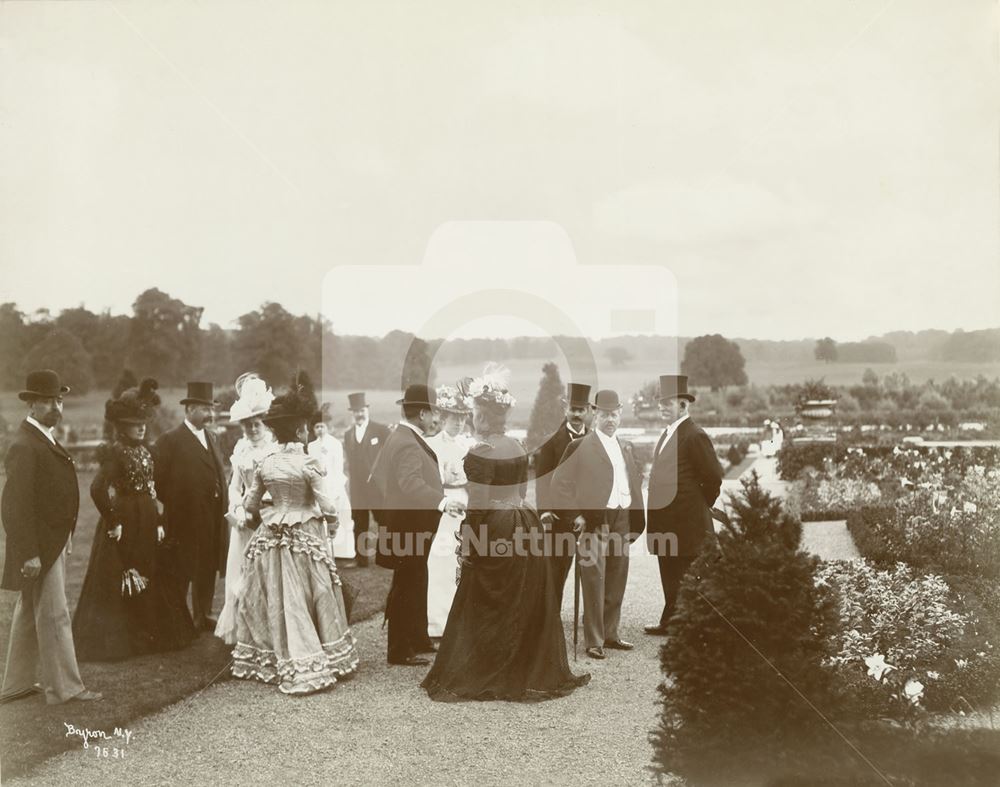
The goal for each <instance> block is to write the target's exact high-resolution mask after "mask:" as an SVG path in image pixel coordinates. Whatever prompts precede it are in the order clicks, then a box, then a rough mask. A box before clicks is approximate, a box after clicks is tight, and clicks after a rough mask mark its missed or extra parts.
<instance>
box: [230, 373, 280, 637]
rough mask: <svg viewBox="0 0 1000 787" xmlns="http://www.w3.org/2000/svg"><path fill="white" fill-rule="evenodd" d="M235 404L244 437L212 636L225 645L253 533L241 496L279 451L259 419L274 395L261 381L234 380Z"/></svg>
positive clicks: (233, 417) (236, 459)
mask: <svg viewBox="0 0 1000 787" xmlns="http://www.w3.org/2000/svg"><path fill="white" fill-rule="evenodd" d="M236 394H237V400H236V401H235V402H234V403H233V406H232V407H231V408H230V410H229V420H230V421H232V422H234V423H239V424H240V426H241V427H242V428H243V437H241V438H240V439H239V441H238V442H237V443H236V445H235V446H234V447H233V456H232V458H231V460H230V465H231V466H232V476H231V477H230V479H229V511H227V512H226V521H227V522H228V523H229V552H228V554H227V556H226V599H225V603H224V604H223V605H222V612H220V613H219V620H218V623H216V626H215V636H217V637H219V638H220V639H222V640H223V641H224V642H225V643H226V644H227V645H235V644H236V607H237V605H238V604H239V596H240V593H241V592H242V590H243V553H244V552H245V551H246V548H247V544H249V543H250V537H251V536H252V535H253V530H252V529H251V528H250V527H249V526H248V525H247V515H246V509H244V508H243V496H244V495H245V494H246V493H247V491H248V490H249V489H250V485H251V484H252V483H253V475H254V468H255V467H256V466H257V464H259V463H260V462H261V461H262V460H263V459H264V457H265V456H270V455H271V454H273V453H274V452H275V451H277V450H278V444H277V443H276V442H275V440H274V435H273V434H271V430H270V429H268V428H267V427H266V426H265V425H264V422H263V420H261V419H262V417H263V416H265V415H267V411H268V408H270V406H271V402H272V401H274V394H272V393H271V389H270V388H269V387H268V386H267V383H265V382H264V381H263V380H262V379H260V377H258V376H257V375H256V374H254V373H252V372H248V373H246V374H243V375H240V377H239V379H237V380H236Z"/></svg>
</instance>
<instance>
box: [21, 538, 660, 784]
mask: <svg viewBox="0 0 1000 787" xmlns="http://www.w3.org/2000/svg"><path fill="white" fill-rule="evenodd" d="M640 543H642V542H641V541H640ZM565 596H566V599H565V607H564V609H563V620H564V624H565V627H566V633H567V640H568V643H569V645H568V646H569V648H570V657H571V659H572V600H573V599H572V596H573V594H572V589H571V586H567V592H566V594H565ZM661 605H662V595H661V591H660V584H659V575H658V572H657V567H656V561H655V559H654V558H652V557H650V556H649V555H634V556H633V559H632V561H631V566H630V571H629V584H628V589H627V592H626V595H625V602H624V610H623V615H622V618H623V630H622V632H621V635H622V637H624V638H625V639H627V640H629V641H631V642H634V643H635V644H636V646H637V647H636V649H635V650H634V651H632V652H630V653H621V652H614V651H612V652H610V656H609V658H608V659H607V660H606V661H603V662H595V661H591V660H589V659H587V658H586V657H584V656H583V655H582V649H581V657H580V660H579V662H577V663H576V664H575V666H574V670H575V671H576V672H585V671H589V672H590V673H591V674H592V675H593V679H592V680H591V682H590V684H589V685H588V686H585V687H583V688H581V689H578V690H577V691H576V692H575V693H574V694H573V695H571V696H569V697H566V698H562V699H558V700H552V701H548V702H542V703H537V704H531V705H519V704H516V703H458V704H442V703H436V702H431V701H430V700H429V699H427V696H426V694H425V693H424V691H423V690H421V689H420V688H419V683H420V680H421V679H422V678H423V676H424V675H425V674H426V672H427V668H416V669H414V668H402V667H394V668H391V669H390V668H388V667H387V666H386V664H385V633H384V631H382V630H381V621H380V619H373V620H369V621H366V622H364V623H362V624H360V625H359V626H357V627H356V629H355V634H356V636H357V638H358V640H359V644H360V656H361V660H362V667H361V671H360V672H359V674H357V675H356V676H354V677H352V678H350V679H348V680H345V681H343V682H341V683H340V684H338V685H337V686H335V687H334V688H333V689H332V690H330V691H327V692H323V693H320V694H317V695H313V696H309V697H295V698H293V697H286V696H283V695H281V694H280V693H279V692H278V691H277V689H275V688H271V687H266V686H263V685H261V684H257V683H251V682H244V681H236V680H226V681H224V682H222V683H219V684H216V685H213V686H211V687H210V688H208V689H206V690H205V691H203V692H202V693H200V694H198V695H194V696H192V697H189V698H188V699H187V700H185V701H184V702H182V703H179V704H178V705H174V706H171V707H170V708H167V709H165V710H164V711H162V712H161V713H159V714H157V715H155V716H151V717H149V718H147V719H144V720H143V721H141V722H140V723H138V724H136V725H135V727H134V728H133V737H132V741H131V743H130V744H128V746H127V747H126V755H125V759H124V760H122V759H119V760H114V759H103V758H99V757H98V756H97V755H96V750H95V749H94V748H93V747H92V748H90V749H89V750H84V749H83V748H82V744H81V748H80V749H76V750H72V751H70V752H67V753H66V754H63V755H61V756H59V757H57V758H54V759H52V760H50V761H49V762H48V763H46V764H45V765H44V766H43V767H42V768H41V769H39V770H38V771H36V772H35V773H34V774H32V775H31V776H30V777H27V778H25V779H21V780H17V781H12V782H10V784H12V785H14V784H60V785H65V784H73V785H90V784H99V785H115V784H129V785H147V784H166V783H175V784H184V783H199V784H208V783H211V784H234V785H235V784H239V785H246V784H259V783H264V782H266V781H272V780H273V783H293V784H325V783H331V782H333V783H337V782H347V783H355V784H390V783H395V784H430V783H438V784H466V783H470V782H474V783H476V784H479V785H486V784H501V783H503V784H518V783H527V784H540V783H541V784H574V785H587V784H602V785H603V784H637V783H638V784H642V783H652V774H651V772H650V771H647V770H646V767H647V766H648V765H649V763H650V759H651V756H652V749H651V747H650V744H649V742H648V734H649V731H650V730H652V729H653V728H654V726H655V725H656V721H657V715H656V705H655V700H656V696H657V695H656V687H657V685H658V683H659V682H660V666H659V659H658V655H657V651H658V645H659V643H660V640H659V639H658V638H651V637H647V636H645V635H644V634H643V633H642V625H643V624H645V623H649V622H652V621H655V620H656V619H657V618H658V616H659V612H660V609H661ZM571 663H572V662H571ZM125 669H126V667H124V666H123V676H122V677H123V679H125ZM65 721H66V722H68V723H72V722H73V713H72V711H71V710H67V713H66V719H65ZM108 732H109V733H110V732H111V730H108ZM38 734H39V735H63V734H65V729H64V728H60V729H54V730H39V731H38Z"/></svg>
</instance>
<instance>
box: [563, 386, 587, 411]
mask: <svg viewBox="0 0 1000 787" xmlns="http://www.w3.org/2000/svg"><path fill="white" fill-rule="evenodd" d="M566 398H567V399H569V406H570V407H589V406H590V386H589V385H584V384H583V383H569V384H567V386H566Z"/></svg>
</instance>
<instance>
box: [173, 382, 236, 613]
mask: <svg viewBox="0 0 1000 787" xmlns="http://www.w3.org/2000/svg"><path fill="white" fill-rule="evenodd" d="M181 404H182V405H184V423H182V424H181V425H180V426H178V427H175V428H174V429H171V430H170V431H168V432H164V433H163V434H162V435H160V439H159V440H157V441H156V448H155V461H156V464H155V480H156V495H157V497H158V498H159V499H160V501H161V502H162V503H163V511H164V515H165V519H166V534H167V538H169V539H172V540H174V541H175V543H176V545H177V550H178V561H177V563H178V565H177V566H176V570H177V571H178V572H179V575H178V576H176V577H174V579H175V580H176V581H177V583H178V586H179V591H180V595H181V597H182V598H184V599H185V600H186V599H187V594H188V587H189V586H192V585H193V588H192V592H191V610H192V618H193V619H194V624H195V626H196V627H197V628H199V629H202V630H204V631H214V630H215V621H214V620H212V619H211V617H209V616H210V615H211V613H212V598H213V596H214V595H215V574H216V572H218V573H219V575H220V576H225V574H226V553H227V550H228V528H227V527H226V520H225V513H226V511H227V510H228V509H229V501H228V488H227V485H226V475H225V471H224V470H223V464H222V454H221V453H220V451H219V444H218V442H217V441H216V438H215V436H214V435H213V434H212V433H211V432H210V431H209V430H208V429H206V428H205V427H206V425H207V424H208V423H209V422H210V421H211V419H212V411H213V409H214V407H215V406H216V401H215V399H214V397H213V395H212V383H204V382H194V383H188V394H187V397H186V398H184V399H181Z"/></svg>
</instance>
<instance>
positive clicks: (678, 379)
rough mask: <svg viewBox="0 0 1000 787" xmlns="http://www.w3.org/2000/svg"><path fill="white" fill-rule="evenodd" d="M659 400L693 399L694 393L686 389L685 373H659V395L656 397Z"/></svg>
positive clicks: (686, 378)
mask: <svg viewBox="0 0 1000 787" xmlns="http://www.w3.org/2000/svg"><path fill="white" fill-rule="evenodd" d="M657 398H658V399H659V400H660V401H661V402H662V401H663V400H664V399H675V398H676V399H687V400H688V401H689V402H693V401H694V394H692V393H690V392H689V391H688V377H687V375H686V374H661V375H660V395H659V397H657Z"/></svg>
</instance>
